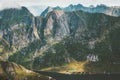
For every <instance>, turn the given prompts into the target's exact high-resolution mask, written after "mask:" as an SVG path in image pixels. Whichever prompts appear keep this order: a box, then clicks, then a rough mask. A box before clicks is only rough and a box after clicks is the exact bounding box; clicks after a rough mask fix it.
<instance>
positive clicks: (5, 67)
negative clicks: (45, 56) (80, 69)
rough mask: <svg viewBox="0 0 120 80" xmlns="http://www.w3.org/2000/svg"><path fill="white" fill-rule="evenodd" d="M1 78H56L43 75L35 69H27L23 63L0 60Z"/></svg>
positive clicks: (42, 79) (25, 79)
mask: <svg viewBox="0 0 120 80" xmlns="http://www.w3.org/2000/svg"><path fill="white" fill-rule="evenodd" d="M0 79H1V80H55V79H53V78H51V77H48V76H43V75H40V74H38V73H35V72H33V71H30V70H27V69H25V68H24V67H22V66H21V65H17V64H15V63H13V62H7V61H0Z"/></svg>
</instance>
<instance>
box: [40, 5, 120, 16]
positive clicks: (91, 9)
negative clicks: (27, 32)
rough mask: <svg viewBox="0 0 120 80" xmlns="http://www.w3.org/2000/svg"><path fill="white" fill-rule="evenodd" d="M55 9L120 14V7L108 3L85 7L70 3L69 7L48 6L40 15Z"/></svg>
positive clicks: (111, 14)
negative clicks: (109, 5)
mask: <svg viewBox="0 0 120 80" xmlns="http://www.w3.org/2000/svg"><path fill="white" fill-rule="evenodd" d="M53 10H63V11H65V12H72V11H77V10H82V11H85V12H89V13H104V14H107V15H110V16H120V7H108V6H106V5H103V4H101V5H97V6H96V7H94V6H89V7H85V6H83V5H81V4H78V5H72V4H71V5H69V6H68V7H64V8H62V7H48V8H47V9H45V10H44V11H43V12H42V13H41V15H40V16H42V17H46V15H47V14H48V13H49V12H50V11H53Z"/></svg>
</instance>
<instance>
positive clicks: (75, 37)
mask: <svg viewBox="0 0 120 80" xmlns="http://www.w3.org/2000/svg"><path fill="white" fill-rule="evenodd" d="M0 17H1V18H0V36H1V38H0V49H1V50H0V51H1V52H0V57H1V59H2V60H9V61H12V62H16V63H18V64H20V65H22V66H25V67H26V68H28V69H31V70H40V69H43V68H44V69H43V70H50V71H57V72H64V71H65V72H69V71H70V72H71V73H72V72H76V71H77V70H78V68H79V69H80V70H78V71H80V72H84V71H86V72H120V68H119V66H120V62H119V61H120V58H119V57H120V55H119V53H120V41H119V39H120V37H119V34H120V17H114V16H108V15H105V14H102V13H88V12H84V11H79V10H78V11H72V12H71V11H70V12H65V11H63V10H54V11H51V12H49V13H48V14H47V16H46V17H45V18H42V17H34V16H33V15H32V14H31V13H30V12H29V11H28V10H27V9H26V8H25V7H22V9H20V10H18V9H7V10H3V11H1V12H0ZM4 43H5V44H6V45H7V46H5V45H3V44H4ZM4 49H6V50H4ZM3 54H4V55H3ZM3 56H4V57H3ZM74 64H75V65H77V66H79V65H81V67H75V69H74V66H73V65H74ZM106 66H107V67H106ZM67 67H68V68H69V69H67ZM71 68H72V69H71ZM61 69H62V70H61Z"/></svg>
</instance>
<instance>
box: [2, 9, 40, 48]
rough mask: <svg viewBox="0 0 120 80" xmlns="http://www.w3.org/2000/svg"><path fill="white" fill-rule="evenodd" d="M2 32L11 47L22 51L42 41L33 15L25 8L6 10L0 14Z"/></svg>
mask: <svg viewBox="0 0 120 80" xmlns="http://www.w3.org/2000/svg"><path fill="white" fill-rule="evenodd" d="M0 16H1V19H0V32H1V36H2V37H3V38H4V39H6V40H7V41H8V42H9V44H10V47H11V46H14V47H15V48H16V49H21V48H23V47H25V46H26V45H28V43H30V42H33V41H34V40H37V39H40V37H39V35H38V32H37V28H36V26H35V20H34V17H33V15H32V14H31V13H30V12H29V11H28V10H27V9H26V8H25V7H22V8H21V9H6V10H3V11H1V12H0Z"/></svg>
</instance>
